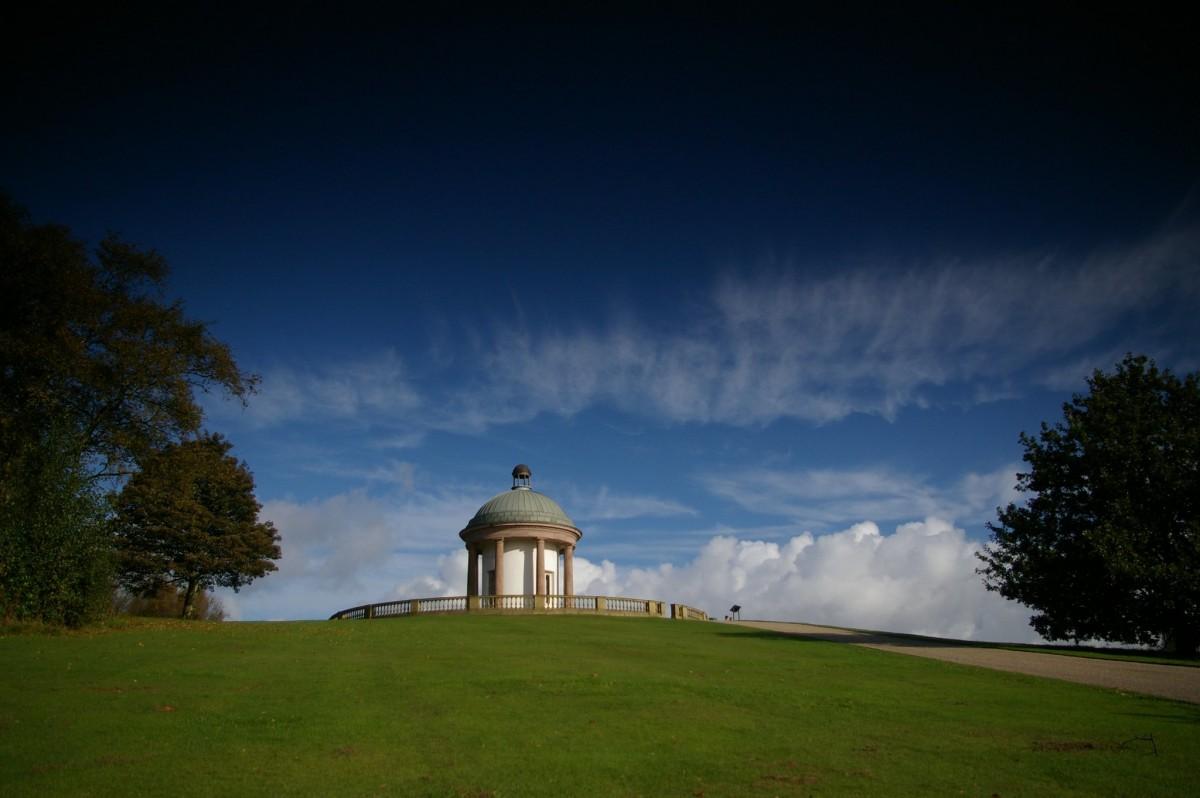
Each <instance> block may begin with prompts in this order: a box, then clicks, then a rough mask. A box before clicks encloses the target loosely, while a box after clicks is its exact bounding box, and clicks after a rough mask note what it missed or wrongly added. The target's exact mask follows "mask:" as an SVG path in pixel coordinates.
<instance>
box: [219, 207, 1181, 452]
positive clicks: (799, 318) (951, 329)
mask: <svg viewBox="0 0 1200 798" xmlns="http://www.w3.org/2000/svg"><path fill="white" fill-rule="evenodd" d="M1198 264H1200V231H1197V230H1196V229H1193V228H1187V229H1183V230H1179V231H1174V232H1165V233H1162V234H1160V235H1158V236H1155V237H1153V238H1151V239H1149V240H1147V241H1145V242H1142V243H1141V244H1138V245H1136V246H1131V247H1127V248H1124V249H1119V250H1110V251H1104V252H1098V253H1095V254H1093V255H1091V256H1088V257H1083V258H1077V259H1069V258H1066V257H1058V256H1050V255H1047V256H1029V257H1013V258H1008V259H996V260H992V261H987V262H965V261H953V260H949V261H945V262H941V263H927V264H923V265H916V266H911V267H903V268H902V267H898V266H895V265H887V264H875V265H863V266H856V267H846V268H840V269H837V270H833V271H829V270H820V269H814V268H812V267H811V266H808V267H804V268H802V267H800V266H797V265H794V264H793V265H789V264H782V265H778V264H777V265H775V266H773V267H767V268H763V269H760V270H757V271H749V272H730V273H727V274H725V275H724V276H723V277H720V278H719V279H717V280H716V281H715V282H714V284H713V285H712V288H711V290H710V292H709V293H708V295H707V296H706V297H704V298H703V299H702V300H701V301H699V302H692V303H684V302H680V303H679V305H678V307H675V308H672V309H671V311H670V312H669V313H668V314H666V315H665V316H663V317H657V316H656V317H655V318H653V319H651V318H649V317H639V316H638V314H637V313H636V312H630V313H628V314H626V315H623V316H620V317H619V318H617V319H614V320H613V321H611V322H610V323H608V324H601V325H587V326H582V327H579V328H576V329H573V330H565V331H564V330H555V329H537V330H530V329H528V328H526V327H524V326H523V325H522V326H519V327H518V328H517V329H503V330H499V329H498V330H496V332H497V333H502V334H496V335H493V336H490V337H487V336H478V335H470V336H468V337H467V339H466V340H465V341H460V342H459V343H460V345H464V346H466V351H464V352H461V353H460V354H459V355H458V356H456V357H455V358H454V359H453V361H452V362H453V363H454V368H453V369H449V368H441V369H440V370H439V366H438V364H437V363H434V362H433V361H432V360H430V361H429V362H426V361H424V360H423V361H421V362H420V363H419V364H418V365H420V366H421V368H422V369H423V370H424V371H423V373H425V374H426V378H425V379H423V380H421V381H417V380H415V379H413V378H412V376H411V374H410V368H409V366H410V365H411V364H406V363H405V362H404V359H403V358H402V357H401V356H400V354H398V353H397V352H396V351H394V350H390V349H389V350H383V351H381V352H379V353H377V354H375V355H372V356H369V357H366V358H361V359H356V360H349V361H346V362H343V363H338V364H334V365H329V366H326V367H316V368H310V369H298V368H293V367H284V366H279V367H275V368H269V369H267V370H266V373H265V374H264V379H263V385H262V392H261V393H260V394H259V395H258V396H255V397H253V398H252V399H251V402H250V406H249V408H248V409H247V410H246V411H245V412H244V413H243V414H242V416H241V417H242V418H243V419H244V420H245V421H247V422H249V423H250V424H253V425H256V426H269V425H274V424H280V423H283V422H289V421H321V420H335V421H353V422H356V423H360V424H364V425H365V424H379V425H383V427H384V430H383V431H376V432H375V433H373V434H372V436H371V438H370V441H369V445H371V446H373V447H376V448H379V447H382V448H412V447H414V446H417V445H420V444H421V443H422V441H423V440H424V436H425V435H426V434H427V433H428V432H429V431H433V430H444V431H453V432H468V433H479V432H482V431H484V430H486V429H488V428H490V427H494V426H496V425H503V424H506V423H513V422H521V421H526V420H529V419H531V418H534V417H536V416H537V415H538V414H540V413H555V414H560V415H564V416H571V415H574V414H577V413H579V412H581V411H583V410H585V409H587V408H589V407H593V406H596V405H606V406H609V407H614V408H618V409H620V410H623V411H626V412H628V413H630V414H633V415H639V416H644V417H650V418H656V419H660V420H663V421H667V422H672V423H719V424H729V425H736V426H745V425H761V424H767V423H770V422H772V421H775V420H778V419H782V418H793V419H799V420H803V421H808V422H814V423H825V422H831V421H835V420H837V419H841V418H844V417H845V416H847V415H849V414H852V413H868V414H874V415H880V416H883V417H887V418H892V417H894V416H895V415H896V413H898V412H899V410H900V409H901V408H903V407H906V406H912V405H923V404H926V403H928V402H929V401H930V398H929V397H930V396H931V395H933V394H936V392H937V391H938V390H941V389H943V388H951V389H956V390H959V392H960V393H961V395H962V399H961V400H960V401H964V402H967V403H985V402H990V401H996V400H997V399H1003V398H1008V397H1014V396H1018V395H1020V393H1021V391H1022V390H1026V389H1027V388H1028V387H1029V386H1034V385H1036V386H1049V387H1052V388H1055V389H1059V388H1062V387H1070V386H1072V385H1075V384H1079V385H1081V384H1082V379H1083V378H1084V377H1085V376H1087V374H1088V373H1089V372H1090V370H1091V369H1092V368H1094V367H1096V366H1102V367H1103V366H1108V365H1111V362H1115V361H1116V360H1117V359H1119V357H1120V355H1121V354H1123V353H1124V351H1126V350H1134V351H1146V352H1149V353H1151V354H1159V355H1160V356H1162V355H1169V356H1171V357H1174V358H1176V359H1183V360H1184V361H1185V362H1188V358H1191V359H1192V360H1195V359H1196V358H1197V356H1198V353H1197V352H1196V350H1195V345H1194V343H1191V342H1192V341H1193V340H1194V339H1195V338H1196V337H1197V335H1200V320H1197V318H1196V317H1195V314H1194V313H1191V312H1190V311H1189V310H1188V308H1190V307H1191V306H1193V305H1194V303H1195V302H1196V301H1198V300H1200V265H1198ZM1167 317H1169V318H1170V319H1171V323H1170V324H1164V323H1163V319H1164V318H1167ZM1192 333H1196V334H1197V335H1193V334H1192ZM489 341H490V342H494V343H488V342H489ZM442 345H443V346H445V345H446V344H445V343H444V342H443V344H442ZM409 357H410V358H411V357H412V354H411V353H410V354H409ZM468 364H469V367H467V365H468ZM214 409H215V411H216V412H218V413H222V414H224V415H226V416H229V415H231V413H236V411H230V409H229V408H228V407H223V406H216V407H215V408H214ZM418 411H419V412H418ZM396 424H402V426H400V427H395V426H390V425H396Z"/></svg>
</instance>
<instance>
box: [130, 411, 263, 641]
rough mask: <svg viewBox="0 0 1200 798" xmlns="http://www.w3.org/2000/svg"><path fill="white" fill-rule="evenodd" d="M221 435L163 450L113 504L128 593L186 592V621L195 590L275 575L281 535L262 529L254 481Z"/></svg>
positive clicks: (146, 461)
mask: <svg viewBox="0 0 1200 798" xmlns="http://www.w3.org/2000/svg"><path fill="white" fill-rule="evenodd" d="M231 448H232V447H231V445H230V444H229V442H228V441H226V440H225V439H223V438H222V437H221V436H220V435H216V434H211V435H204V436H201V437H199V438H197V439H194V440H187V441H183V442H181V443H177V444H168V445H167V446H165V447H163V448H162V449H161V450H160V451H158V452H156V453H154V454H153V455H151V456H149V457H146V458H144V461H143V464H142V469H141V470H140V471H138V472H137V473H136V474H134V475H133V476H132V477H130V478H129V481H128V482H127V483H126V484H125V487H124V489H123V490H122V491H121V492H120V494H119V495H117V496H116V497H115V507H116V518H115V521H114V524H115V529H116V534H117V552H118V569H119V572H120V577H121V582H122V584H123V585H124V587H126V588H127V589H129V590H131V591H133V592H135V593H140V594H143V595H145V594H152V593H154V592H155V591H157V590H158V589H160V588H161V586H162V585H163V584H164V583H165V584H171V585H175V586H177V587H178V588H180V589H181V590H182V592H183V608H182V613H181V615H182V616H183V617H185V618H186V617H189V616H190V614H191V610H192V606H193V603H194V601H195V597H196V595H197V593H198V591H200V590H211V589H212V588H213V587H217V586H220V587H231V588H233V589H234V590H237V589H238V588H240V587H242V586H243V585H245V584H247V583H249V582H250V581H252V580H254V579H256V578H258V577H260V576H263V575H265V574H267V573H269V572H270V571H274V570H276V568H275V563H274V562H272V560H276V559H279V556H280V552H279V535H278V534H277V533H276V531H275V527H274V526H273V525H272V524H271V522H270V521H259V519H258V512H259V510H260V509H261V506H260V505H259V503H258V501H257V500H256V499H255V497H254V477H253V476H252V475H251V474H250V470H249V469H248V468H247V467H246V464H245V463H241V462H238V460H237V459H236V458H235V457H233V456H231V455H230V454H229V450H230V449H231Z"/></svg>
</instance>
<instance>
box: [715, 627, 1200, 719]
mask: <svg viewBox="0 0 1200 798" xmlns="http://www.w3.org/2000/svg"><path fill="white" fill-rule="evenodd" d="M739 623H740V625H742V626H752V627H754V628H756V629H766V630H769V631H772V632H782V633H783V634H788V635H797V636H799V637H808V638H812V639H813V640H829V641H832V642H837V643H851V644H853V645H859V646H866V647H867V648H877V649H879V650H881V651H894V652H896V653H899V654H912V655H913V656H917V657H931V658H932V659H941V660H946V661H947V662H957V663H959V664H961V665H977V666H979V667H982V668H994V669H996V670H1002V671H1014V672H1016V673H1027V674H1029V675H1030V676H1044V677H1047V678H1050V679H1065V680H1066V681H1068V682H1079V683H1081V684H1092V685H1097V686H1099V687H1110V688H1113V689H1115V690H1126V691H1128V692H1132V693H1147V694H1149V695H1156V696H1161V697H1163V698H1174V699H1176V700H1177V701H1190V702H1192V703H1193V704H1200V668H1190V667H1187V666H1185V665H1154V664H1152V663H1149V662H1128V661H1124V660H1112V659H1092V658H1090V657H1072V656H1065V655H1062V654H1037V653H1034V652H1030V651H1008V650H1006V649H1002V648H984V647H981V646H969V645H955V644H954V643H952V642H949V641H942V640H938V641H932V640H914V639H910V638H906V637H894V636H892V635H887V634H882V633H876V632H856V631H853V630H851V629H838V628H836V627H832V626H811V625H809V624H804V623H783V622H781V621H740V622H739Z"/></svg>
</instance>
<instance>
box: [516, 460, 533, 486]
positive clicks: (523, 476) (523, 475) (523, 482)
mask: <svg viewBox="0 0 1200 798" xmlns="http://www.w3.org/2000/svg"><path fill="white" fill-rule="evenodd" d="M518 488H520V489H523V490H531V489H532V488H533V472H532V471H530V470H529V466H527V465H525V464H524V463H517V464H516V465H515V466H513V486H512V489H513V490H517V489H518Z"/></svg>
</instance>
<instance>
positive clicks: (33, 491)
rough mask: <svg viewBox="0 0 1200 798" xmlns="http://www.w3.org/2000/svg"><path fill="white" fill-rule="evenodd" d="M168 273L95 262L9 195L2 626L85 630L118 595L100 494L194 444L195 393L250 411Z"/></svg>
mask: <svg viewBox="0 0 1200 798" xmlns="http://www.w3.org/2000/svg"><path fill="white" fill-rule="evenodd" d="M166 277H167V266H166V262H165V260H164V259H163V258H162V256H160V255H159V254H158V253H156V252H154V251H152V250H142V249H139V248H137V247H135V246H133V245H131V244H128V243H125V242H124V241H122V240H121V239H119V238H118V237H116V236H113V235H110V236H108V237H107V238H105V239H104V241H102V242H101V243H100V245H99V246H98V247H97V248H96V249H95V250H94V251H89V250H88V248H87V247H86V246H85V245H84V244H83V243H81V242H79V241H77V240H75V239H74V238H72V236H71V234H70V231H68V230H67V228H65V227H62V226H60V225H53V224H46V225H35V224H32V223H31V222H30V220H29V216H28V214H27V213H26V212H25V211H24V210H23V209H22V208H20V207H18V206H17V205H15V204H13V203H12V202H11V201H10V200H9V199H8V198H7V197H5V196H4V195H3V194H0V614H2V615H3V616H4V617H5V618H20V619H40V620H44V621H49V622H55V623H63V622H65V623H81V622H83V621H84V620H86V619H87V618H88V617H90V616H91V615H94V614H95V612H96V608H97V607H98V606H99V604H100V603H101V600H103V601H107V596H108V594H110V593H111V576H112V570H111V565H110V560H111V557H110V556H109V555H110V554H111V548H112V547H111V533H110V531H109V529H108V526H107V523H106V521H107V519H106V515H107V512H106V508H105V504H104V502H103V495H102V488H101V485H103V484H105V482H106V480H115V481H117V482H119V480H120V479H122V478H124V477H126V476H127V475H129V474H130V473H132V472H133V471H134V469H135V468H136V467H137V464H138V462H139V461H140V460H141V459H143V458H145V457H147V456H149V455H150V454H151V453H153V452H155V451H157V450H160V449H162V448H163V447H164V446H167V445H169V444H171V443H172V442H176V441H179V440H182V439H183V438H184V437H186V436H189V435H194V434H196V433H197V432H198V431H199V429H200V426H201V422H202V413H201V409H200V406H199V405H198V404H197V403H196V400H195V392H196V391H197V390H201V391H209V390H213V389H217V390H222V391H224V392H227V393H228V394H230V395H232V396H234V397H236V398H239V399H242V400H243V401H244V400H245V399H246V397H247V396H248V395H249V394H250V393H251V392H252V391H253V390H254V387H255V385H256V383H257V377H255V376H253V375H251V374H247V373H244V372H242V371H241V370H240V369H239V368H238V366H237V364H236V363H235V361H234V359H233V356H232V354H231V353H230V351H229V348H228V347H227V346H226V345H225V344H223V343H221V342H220V341H218V340H216V339H215V338H214V337H213V336H212V335H211V334H210V333H209V330H208V327H207V325H205V324H204V323H203V322H198V321H194V320H191V319H189V318H187V316H186V315H185V314H184V311H183V307H182V305H181V304H180V303H179V302H168V301H166V300H165V299H164V297H163V294H164V292H165V286H166Z"/></svg>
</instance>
